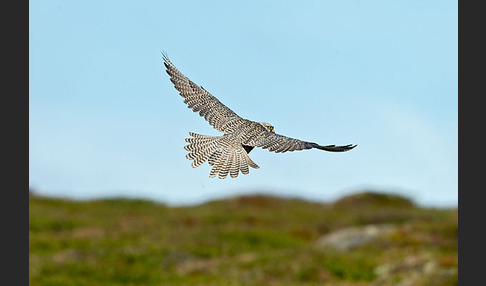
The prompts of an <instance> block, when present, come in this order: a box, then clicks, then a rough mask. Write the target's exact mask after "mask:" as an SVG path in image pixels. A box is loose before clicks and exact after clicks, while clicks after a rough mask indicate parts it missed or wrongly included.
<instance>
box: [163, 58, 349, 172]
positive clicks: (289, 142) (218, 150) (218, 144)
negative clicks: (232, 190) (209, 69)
mask: <svg viewBox="0 0 486 286" xmlns="http://www.w3.org/2000/svg"><path fill="white" fill-rule="evenodd" d="M162 56H163V58H164V65H165V67H166V72H167V74H168V75H169V76H170V81H171V82H172V83H173V84H174V87H175V89H177V91H179V94H180V95H181V96H182V97H183V98H184V103H186V104H187V106H188V107H189V108H190V109H192V110H193V111H194V112H198V113H199V115H200V116H202V117H204V119H206V120H207V121H208V122H209V124H210V125H211V126H212V127H213V128H214V129H216V130H218V131H220V132H222V133H223V135H222V136H207V135H200V134H196V133H192V132H189V135H190V136H191V137H192V138H186V139H185V141H186V142H187V143H189V145H187V146H184V150H186V151H188V152H189V153H188V154H187V155H186V158H187V159H190V160H192V167H194V168H196V167H199V166H201V165H202V164H203V163H204V162H206V161H208V164H209V165H210V166H212V168H211V171H210V172H209V177H211V178H212V177H216V176H217V177H218V178H220V179H224V178H226V177H227V176H228V174H229V175H230V176H231V177H232V178H236V177H238V174H239V172H241V173H243V174H245V175H246V174H248V173H249V167H252V168H255V169H258V168H260V167H259V166H258V165H257V164H255V162H253V160H252V159H251V158H250V156H248V154H249V153H250V152H251V150H253V148H255V147H261V148H263V149H268V150H269V151H271V152H276V153H283V152H291V151H296V150H306V149H312V148H316V149H320V150H324V151H331V152H344V151H349V150H351V149H353V148H354V147H356V145H352V144H349V145H344V146H336V145H326V146H321V145H319V144H317V143H313V142H306V141H302V140H298V139H294V138H290V137H286V136H283V135H280V134H277V133H275V130H274V127H273V126H272V125H270V124H268V123H266V122H255V121H251V120H248V119H244V118H242V117H240V116H239V115H238V114H236V113H235V112H233V111H232V110H231V109H229V108H228V107H227V106H226V105H224V104H223V103H221V101H219V100H218V99H217V98H216V97H214V96H213V95H212V94H211V93H209V92H208V91H206V90H205V89H204V88H203V87H202V86H199V85H197V84H195V83H194V82H193V81H191V80H190V79H189V78H187V77H186V76H185V75H183V74H182V73H181V72H180V71H179V70H178V69H177V68H176V67H175V66H174V64H173V63H172V62H171V61H170V60H169V58H168V57H167V55H165V54H164V53H162Z"/></svg>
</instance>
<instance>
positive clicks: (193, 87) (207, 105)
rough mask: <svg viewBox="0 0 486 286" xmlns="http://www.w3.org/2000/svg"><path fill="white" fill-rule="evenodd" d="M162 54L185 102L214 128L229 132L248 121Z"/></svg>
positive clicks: (167, 70)
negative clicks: (188, 76)
mask: <svg viewBox="0 0 486 286" xmlns="http://www.w3.org/2000/svg"><path fill="white" fill-rule="evenodd" d="M162 55H163V57H164V65H165V67H166V72H167V74H168V75H169V76H170V81H172V83H173V84H174V87H175V88H176V89H177V90H178V91H179V93H180V95H181V96H182V97H183V98H184V103H186V104H187V106H188V107H189V108H190V109H192V110H193V111H194V112H199V115H201V116H202V117H204V118H205V119H206V120H207V121H208V122H209V124H211V126H213V127H214V129H216V130H218V131H221V132H223V133H225V134H227V133H231V132H233V131H234V130H235V129H236V128H238V126H239V125H240V124H241V123H242V122H244V121H246V119H243V118H241V117H240V116H238V114H236V113H235V112H233V111H232V110H231V109H229V108H228V107H226V105H224V104H223V103H221V101H219V100H218V99H217V98H216V97H214V96H213V95H212V94H210V93H209V92H207V91H206V90H205V89H204V88H203V87H202V86H199V85H197V84H195V83H194V82H193V81H191V80H190V79H189V78H187V77H186V76H185V75H183V74H182V73H181V72H180V71H179V70H178V69H177V68H176V67H175V66H174V64H173V63H172V62H171V61H170V60H169V58H167V56H166V55H165V54H162Z"/></svg>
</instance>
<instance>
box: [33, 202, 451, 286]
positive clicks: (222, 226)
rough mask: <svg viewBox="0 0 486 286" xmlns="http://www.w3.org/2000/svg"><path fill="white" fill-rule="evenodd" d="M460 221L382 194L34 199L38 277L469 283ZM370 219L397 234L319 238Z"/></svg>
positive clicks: (69, 280)
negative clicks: (330, 242) (331, 198)
mask: <svg viewBox="0 0 486 286" xmlns="http://www.w3.org/2000/svg"><path fill="white" fill-rule="evenodd" d="M457 217H458V212H457V209H425V208H420V207H417V206H415V205H414V204H413V203H412V202H411V201H409V200H408V199H406V198H402V197H396V196H390V195H383V194H376V193H360V194H356V195H352V196H348V197H345V198H342V199H340V200H338V201H336V202H334V203H331V204H322V203H314V202H308V201H303V200H298V199H284V198H276V197H269V196H263V195H252V196H244V197H236V198H231V199H226V200H218V201H212V202H209V203H205V204H202V205H198V206H191V207H167V206H165V205H161V204H156V203H153V202H148V201H141V200H126V199H111V200H99V201H88V202H77V201H67V200H59V199H48V198H42V197H36V196H31V197H30V202H29V246H30V247H29V276H30V285H31V286H35V285H341V286H344V285H405V284H406V283H412V284H407V285H457V266H458V262H457V233H458V232H457V231H458V221H457ZM370 224H373V225H378V226H380V225H383V224H385V225H387V226H393V231H391V232H388V233H386V234H384V235H381V236H379V237H377V238H376V239H374V240H372V241H371V242H369V243H367V244H363V245H360V246H357V247H354V248H352V249H347V250H339V249H336V248H333V247H332V246H331V247H330V246H327V247H324V246H322V245H319V244H318V241H319V240H320V238H322V237H323V236H325V235H328V234H332V233H335V232H336V231H339V230H343V229H346V228H348V227H359V226H365V225H370Z"/></svg>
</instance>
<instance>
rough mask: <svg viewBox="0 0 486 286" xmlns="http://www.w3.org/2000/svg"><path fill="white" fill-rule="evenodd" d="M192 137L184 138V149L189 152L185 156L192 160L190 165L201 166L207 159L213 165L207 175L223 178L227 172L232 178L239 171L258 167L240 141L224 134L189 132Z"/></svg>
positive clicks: (247, 171)
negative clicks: (234, 140)
mask: <svg viewBox="0 0 486 286" xmlns="http://www.w3.org/2000/svg"><path fill="white" fill-rule="evenodd" d="M189 135H190V136H192V138H186V139H185V141H186V142H188V143H189V145H187V146H184V150H186V151H188V152H189V153H188V154H187V155H186V158H187V159H189V160H192V167H194V168H196V167H199V166H201V165H202V164H203V163H204V162H206V161H208V163H209V165H211V166H213V168H212V169H211V172H210V173H209V177H216V176H218V178H220V179H224V178H226V177H227V176H228V173H229V174H230V176H231V177H232V178H236V177H238V174H239V172H241V173H243V174H245V175H246V174H248V173H249V172H250V171H249V168H248V167H252V168H255V169H258V168H260V167H259V166H258V165H257V164H255V162H253V161H252V160H251V159H250V157H249V156H248V153H247V152H246V151H245V149H244V148H243V146H242V145H241V144H240V143H235V142H232V141H231V140H229V139H228V138H227V137H225V136H226V135H223V136H206V135H200V134H196V133H192V132H189Z"/></svg>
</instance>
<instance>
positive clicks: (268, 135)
mask: <svg viewBox="0 0 486 286" xmlns="http://www.w3.org/2000/svg"><path fill="white" fill-rule="evenodd" d="M245 145H248V146H253V147H261V148H263V149H268V151H271V152H276V153H283V152H291V151H298V150H306V149H312V148H316V149H320V150H325V151H330V152H345V151H349V150H351V149H353V148H354V147H356V146H357V145H352V144H349V145H344V146H336V145H326V146H321V145H319V144H317V143H313V142H307V141H302V140H299V139H294V138H290V137H287V136H283V135H280V134H277V133H274V132H268V131H262V132H259V134H258V135H256V136H253V137H252V139H250V140H249V141H248V142H245Z"/></svg>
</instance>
